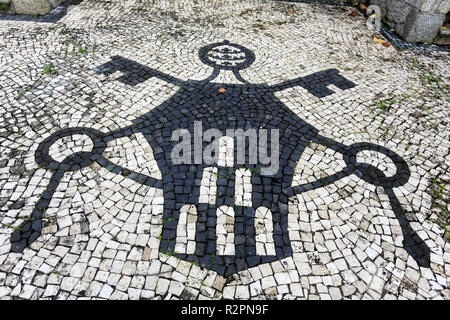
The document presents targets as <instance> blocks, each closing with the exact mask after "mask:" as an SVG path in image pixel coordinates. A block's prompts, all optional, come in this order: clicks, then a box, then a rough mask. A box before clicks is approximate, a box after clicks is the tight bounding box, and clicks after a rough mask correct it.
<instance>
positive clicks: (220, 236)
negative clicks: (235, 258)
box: [216, 206, 235, 256]
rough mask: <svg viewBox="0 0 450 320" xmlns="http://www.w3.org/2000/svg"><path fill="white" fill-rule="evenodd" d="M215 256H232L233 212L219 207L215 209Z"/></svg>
mask: <svg viewBox="0 0 450 320" xmlns="http://www.w3.org/2000/svg"><path fill="white" fill-rule="evenodd" d="M216 238H217V241H216V254H217V255H219V256H223V255H234V254H235V252H234V210H233V207H228V206H221V207H219V208H218V209H217V225H216Z"/></svg>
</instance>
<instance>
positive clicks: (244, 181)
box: [234, 168, 252, 207]
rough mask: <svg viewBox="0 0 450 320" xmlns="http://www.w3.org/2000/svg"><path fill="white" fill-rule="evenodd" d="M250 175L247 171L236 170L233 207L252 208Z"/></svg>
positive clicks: (243, 169) (242, 169)
mask: <svg viewBox="0 0 450 320" xmlns="http://www.w3.org/2000/svg"><path fill="white" fill-rule="evenodd" d="M251 179H252V173H251V171H250V170H249V169H245V168H240V169H237V170H236V182H235V185H234V201H235V205H237V206H242V207H251V206H252V183H251Z"/></svg>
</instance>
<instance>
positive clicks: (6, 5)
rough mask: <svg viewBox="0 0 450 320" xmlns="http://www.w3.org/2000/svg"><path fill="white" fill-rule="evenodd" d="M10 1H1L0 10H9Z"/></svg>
mask: <svg viewBox="0 0 450 320" xmlns="http://www.w3.org/2000/svg"><path fill="white" fill-rule="evenodd" d="M8 10H9V3H0V11H8Z"/></svg>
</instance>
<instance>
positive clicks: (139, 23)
mask: <svg viewBox="0 0 450 320" xmlns="http://www.w3.org/2000/svg"><path fill="white" fill-rule="evenodd" d="M132 2H133V3H132V4H131V2H130V4H129V6H126V7H125V6H124V4H123V2H120V1H117V2H115V1H108V2H94V1H88V0H85V1H83V2H82V3H81V4H80V5H78V6H77V7H76V8H74V9H73V10H71V11H70V12H69V13H68V14H67V15H66V16H65V17H63V18H62V19H61V20H60V21H59V22H58V23H56V24H55V26H56V28H53V27H51V26H49V25H48V24H40V25H29V24H26V23H25V22H18V21H9V22H4V21H3V22H1V23H2V24H3V26H4V30H7V31H6V32H5V33H3V34H2V37H3V38H4V39H5V43H6V44H7V46H6V48H5V50H6V51H7V52H13V51H9V50H15V49H17V48H19V45H21V44H27V43H29V44H35V45H36V46H38V47H33V46H26V49H24V50H22V51H21V52H22V53H21V55H10V56H4V57H3V59H4V61H5V64H4V65H5V66H6V67H2V68H3V69H2V71H3V73H2V77H3V78H2V82H1V83H2V84H1V86H2V90H3V89H4V90H3V91H2V92H4V93H3V96H1V97H0V99H2V101H4V103H3V104H2V106H3V107H2V108H3V109H2V113H1V114H2V123H3V124H2V126H1V127H0V128H1V131H0V134H1V135H0V146H1V151H2V153H1V158H0V200H1V201H0V218H1V224H2V228H1V229H0V298H2V299H250V298H252V299H347V298H348V299H381V298H382V299H448V297H449V290H448V282H449V263H450V261H449V250H450V248H449V245H448V243H447V242H445V240H444V238H443V236H444V230H443V229H442V228H441V227H440V226H439V225H438V224H436V223H434V222H433V221H435V220H434V218H433V214H434V212H435V209H434V208H433V203H432V201H431V199H432V198H431V196H430V195H428V193H429V192H430V190H429V184H430V181H431V180H432V179H437V178H439V179H440V178H444V179H445V177H446V176H447V175H448V166H446V164H445V163H446V157H448V152H447V150H448V141H449V130H448V124H447V123H446V122H445V114H446V110H445V101H446V99H448V95H446V93H445V92H446V91H444V90H441V91H439V90H440V89H439V88H441V87H442V86H445V85H447V84H448V79H447V78H446V76H445V74H446V73H445V72H444V71H445V65H446V63H448V56H445V54H444V53H433V54H432V55H431V54H428V55H423V56H421V55H415V54H414V53H405V52H403V53H402V52H396V51H395V49H394V48H384V47H382V46H379V47H376V44H374V43H373V42H372V41H371V39H372V34H369V33H370V32H371V31H367V29H366V28H365V20H364V19H363V18H361V19H359V20H358V18H352V19H350V17H348V13H347V12H346V11H345V8H342V7H333V6H331V7H329V6H326V7H320V6H310V5H307V4H291V3H289V4H288V3H279V2H265V1H261V2H257V3H251V4H250V3H249V4H244V3H240V2H239V3H237V2H235V1H225V2H220V3H219V2H217V3H216V2H214V3H213V7H212V9H209V11H204V10H203V9H202V8H203V7H204V3H201V1H200V2H199V3H196V2H192V3H191V2H183V4H181V2H164V1H157V2H155V3H154V4H153V5H150V4H149V3H144V2H141V1H132ZM202 6H203V7H202ZM193 8H195V10H194V9H193ZM225 8H226V9H227V10H224V9H225ZM288 10H291V11H293V12H292V13H287V11H288ZM194 11H195V16H197V17H198V21H197V22H195V21H193V22H192V23H191V22H189V21H191V20H190V19H192V14H194ZM211 12H213V13H214V14H217V15H220V17H221V19H216V18H211V16H209V14H210V13H211ZM224 12H225V13H224ZM102 13H105V14H102ZM106 13H108V14H106ZM131 16H132V17H133V19H130V17H131ZM150 17H151V19H150ZM194 20H195V19H194ZM130 21H132V22H130ZM258 21H260V22H258ZM261 21H264V23H263V24H260V23H261ZM321 21H328V23H330V26H332V30H323V29H321V28H319V27H318V26H319V25H321ZM181 22H182V23H183V27H182V28H180V25H179V24H180V23H181ZM222 23H223V25H222ZM19 24H20V25H21V24H23V25H24V29H26V36H25V33H24V36H23V37H21V38H15V37H14V36H11V33H10V32H9V31H11V30H16V29H14V28H17V26H18V25H19ZM230 26H232V28H231V27H230ZM42 28H48V29H47V34H45V35H44V34H43V32H42ZM8 30H9V31H8ZM245 30H247V31H248V30H252V33H250V32H246V31H245ZM213 31H214V32H213ZM313 31H314V32H313ZM16 32H18V31H16ZM24 32H25V31H24ZM44 37H45V39H47V40H45V41H44ZM160 37H162V38H160ZM226 39H228V40H226ZM318 39H322V40H321V41H318ZM41 46H42V47H41ZM46 46H47V47H46ZM80 48H81V49H82V50H80ZM349 48H350V49H349ZM46 50H50V51H49V53H47V54H43V52H46ZM349 50H350V51H349ZM41 59H45V60H41ZM414 59H416V60H417V61H416V62H415V64H418V65H421V66H423V68H424V69H425V66H426V67H427V69H426V70H433V72H435V73H437V74H439V76H440V77H441V82H440V84H439V88H438V87H437V86H433V83H427V82H426V81H425V82H421V81H420V79H421V75H422V73H423V72H425V71H424V69H415V67H414V64H412V61H413V60H414ZM24 61H33V63H26V64H25V63H22V62H24ZM50 63H52V65H51V66H52V67H51V68H50V67H48V66H49V64H50ZM18 66H19V67H18ZM430 66H433V67H432V68H431V67H430ZM425 79H426V78H425ZM423 105H427V106H428V108H430V110H432V112H428V113H424V109H423ZM419 112H422V113H423V114H422V115H419ZM421 119H422V120H421ZM195 122H197V123H198V122H201V124H202V127H203V130H207V129H209V128H217V129H219V130H220V131H221V132H222V133H223V134H225V133H226V130H227V129H230V128H231V129H235V130H236V129H243V130H248V129H255V128H258V129H259V128H266V129H269V130H271V129H279V132H280V136H279V141H280V148H279V151H280V168H279V170H278V172H277V173H276V174H273V175H263V174H261V172H262V169H263V168H264V167H265V166H264V165H260V164H250V163H247V162H246V163H245V164H244V165H238V163H237V143H236V142H235V141H234V140H233V139H230V137H223V138H221V139H220V140H219V146H220V148H219V155H218V164H217V165H215V164H195V165H188V164H181V165H180V164H178V165H175V164H174V163H172V162H171V151H172V150H173V147H174V146H175V145H176V142H175V141H172V140H171V135H172V132H173V130H175V129H178V128H184V129H186V130H187V131H188V132H189V133H190V134H191V136H192V137H193V136H194V133H195V128H194V126H195ZM430 123H432V124H433V125H430ZM394 131H395V132H394ZM386 132H387V133H386ZM429 136H433V137H434V139H433V141H431V140H430V139H427V137H429ZM192 145H193V146H194V145H195V141H194V139H192ZM205 146H206V144H205V143H204V144H203V146H202V147H203V148H204V147H205ZM270 147H271V144H270V143H269V145H268V148H269V150H270Z"/></svg>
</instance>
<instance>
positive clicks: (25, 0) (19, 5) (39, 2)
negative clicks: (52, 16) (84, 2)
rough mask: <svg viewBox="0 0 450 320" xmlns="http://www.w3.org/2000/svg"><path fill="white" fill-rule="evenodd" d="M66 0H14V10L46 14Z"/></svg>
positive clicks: (22, 12)
mask: <svg viewBox="0 0 450 320" xmlns="http://www.w3.org/2000/svg"><path fill="white" fill-rule="evenodd" d="M63 1H64V0H12V5H13V7H14V11H15V12H16V13H19V14H37V15H44V14H46V13H48V12H49V11H50V10H52V9H53V8H55V7H57V6H58V5H60V4H61V3H62V2H63Z"/></svg>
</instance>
